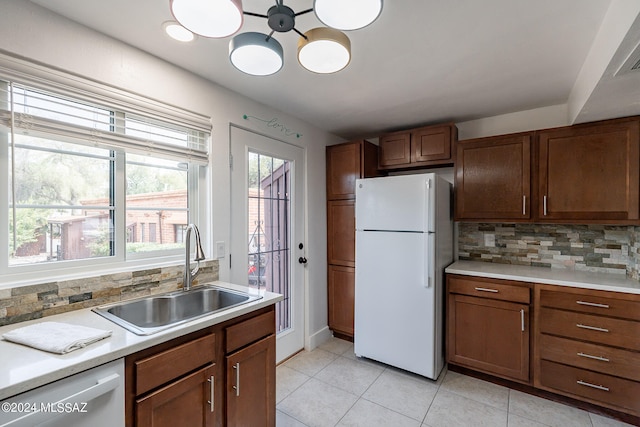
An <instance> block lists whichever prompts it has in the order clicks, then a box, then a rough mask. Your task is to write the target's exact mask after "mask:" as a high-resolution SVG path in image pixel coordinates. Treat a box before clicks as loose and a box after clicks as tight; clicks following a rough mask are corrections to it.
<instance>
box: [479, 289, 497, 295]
mask: <svg viewBox="0 0 640 427" xmlns="http://www.w3.org/2000/svg"><path fill="white" fill-rule="evenodd" d="M476 291H481V292H493V293H496V294H497V293H498V290H497V289H489V288H476Z"/></svg>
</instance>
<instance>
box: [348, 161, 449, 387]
mask: <svg viewBox="0 0 640 427" xmlns="http://www.w3.org/2000/svg"><path fill="white" fill-rule="evenodd" d="M452 261H453V222H452V214H451V184H450V183H449V182H447V181H445V180H444V179H442V178H441V177H439V176H437V175H436V174H433V173H429V174H420V175H401V176H391V177H383V178H369V179H359V180H357V181H356V289H355V335H354V344H355V353H356V355H357V356H359V357H366V358H369V359H373V360H377V361H379V362H383V363H386V364H388V365H391V366H395V367H398V368H401V369H404V370H407V371H410V372H414V373H416V374H419V375H422V376H425V377H428V378H431V379H436V378H438V375H439V374H440V372H441V370H442V367H443V366H444V340H443V321H444V319H443V299H444V292H443V288H444V268H445V267H446V266H448V265H449V264H450V263H451V262H452Z"/></svg>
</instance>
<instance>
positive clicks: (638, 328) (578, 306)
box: [534, 285, 640, 417]
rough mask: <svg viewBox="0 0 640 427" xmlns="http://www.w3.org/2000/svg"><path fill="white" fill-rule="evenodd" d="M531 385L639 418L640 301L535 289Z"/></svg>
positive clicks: (639, 297) (563, 289) (572, 290)
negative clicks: (532, 378)
mask: <svg viewBox="0 0 640 427" xmlns="http://www.w3.org/2000/svg"><path fill="white" fill-rule="evenodd" d="M535 294H536V297H535V301H536V308H535V315H536V318H537V321H536V333H535V339H536V345H535V353H534V354H535V355H534V369H535V375H534V385H535V387H537V388H541V389H544V390H547V391H551V392H554V393H557V394H562V395H565V396H568V397H572V398H574V399H580V400H584V401H587V402H590V403H593V404H596V405H600V406H604V407H607V408H611V409H614V410H617V411H620V412H624V413H627V414H630V415H634V416H636V417H638V416H640V398H638V396H640V295H632V294H624V293H619V292H606V291H600V290H590V289H576V288H569V287H560V286H550V285H536V290H535Z"/></svg>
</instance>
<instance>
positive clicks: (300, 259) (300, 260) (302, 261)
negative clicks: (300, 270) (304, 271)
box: [298, 256, 307, 264]
mask: <svg viewBox="0 0 640 427" xmlns="http://www.w3.org/2000/svg"><path fill="white" fill-rule="evenodd" d="M298 262H299V263H300V264H306V263H307V259H306V258H305V257H303V256H301V257H300V258H298Z"/></svg>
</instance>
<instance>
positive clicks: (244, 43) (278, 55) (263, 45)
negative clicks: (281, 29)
mask: <svg viewBox="0 0 640 427" xmlns="http://www.w3.org/2000/svg"><path fill="white" fill-rule="evenodd" d="M229 59H230V60H231V63H232V64H233V66H234V67H236V68H237V69H238V70H240V71H243V72H245V73H248V74H252V75H254V76H268V75H270V74H274V73H277V72H278V71H280V68H282V64H283V63H284V62H283V60H282V46H281V45H280V43H278V40H276V39H274V38H273V37H268V38H267V37H266V36H265V35H264V34H261V33H242V34H238V35H237V36H235V37H234V38H233V39H231V42H229Z"/></svg>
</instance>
